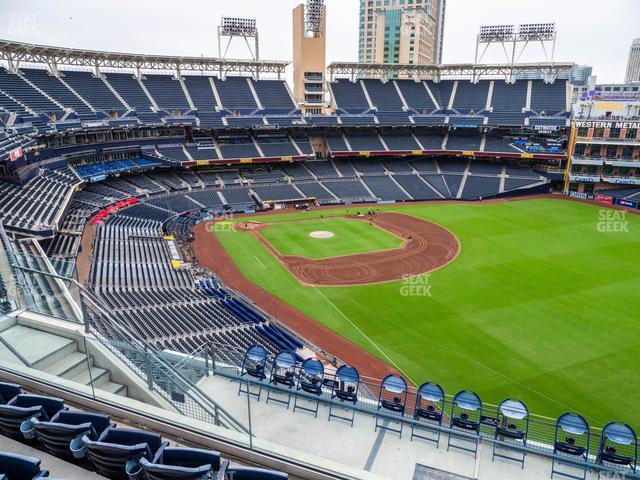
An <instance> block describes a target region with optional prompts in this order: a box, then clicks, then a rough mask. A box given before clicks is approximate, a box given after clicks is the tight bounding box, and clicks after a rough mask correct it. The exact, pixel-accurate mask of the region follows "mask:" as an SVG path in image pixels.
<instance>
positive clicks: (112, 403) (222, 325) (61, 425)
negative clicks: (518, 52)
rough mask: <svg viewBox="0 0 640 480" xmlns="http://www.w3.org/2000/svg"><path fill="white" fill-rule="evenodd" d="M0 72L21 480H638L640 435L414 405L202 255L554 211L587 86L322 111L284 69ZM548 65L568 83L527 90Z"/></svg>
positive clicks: (456, 404) (189, 61) (4, 261)
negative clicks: (219, 244)
mask: <svg viewBox="0 0 640 480" xmlns="http://www.w3.org/2000/svg"><path fill="white" fill-rule="evenodd" d="M0 53H1V54H2V56H1V57H0V58H1V59H2V60H3V66H2V67H0V175H1V177H2V179H1V180H0V242H1V243H2V248H1V249H0V280H1V281H0V380H3V383H0V431H1V432H2V436H0V450H3V452H2V453H0V476H1V475H2V474H6V475H7V476H8V478H9V479H11V480H13V479H14V478H38V476H42V475H43V473H42V470H50V473H51V475H52V476H60V477H62V476H64V477H65V478H70V479H75V478H91V477H93V476H94V475H93V473H92V474H90V473H88V472H89V471H92V472H95V473H96V474H97V475H95V476H96V477H97V476H103V477H104V476H106V477H109V478H114V479H120V478H132V479H139V478H149V479H158V480H160V479H164V478H167V479H168V478H177V476H179V477H180V478H200V477H202V476H205V475H206V476H208V477H209V478H220V479H223V478H230V479H236V480H237V479H245V478H246V479H257V480H260V479H267V480H268V479H280V478H287V476H289V478H308V479H316V478H317V479H325V478H326V479H329V478H353V479H356V478H362V479H368V478H371V479H375V478H398V479H400V478H403V479H404V478H406V479H409V478H415V479H419V478H433V475H436V474H446V475H449V476H450V477H451V478H456V477H455V475H458V476H462V478H464V477H473V478H483V479H484V478H486V479H501V478H504V479H513V478H522V479H533V478H541V477H546V476H548V475H549V474H551V473H552V472H554V473H558V472H560V471H563V472H565V473H566V469H568V470H569V471H572V472H574V474H575V475H577V476H578V477H577V478H596V477H597V475H599V474H600V473H603V474H604V473H607V474H608V473H610V472H617V473H620V472H622V473H623V474H625V475H630V476H629V477H628V478H635V477H633V476H634V475H635V471H636V470H635V469H636V466H637V440H636V438H635V433H634V432H633V430H632V429H631V427H629V426H628V425H626V424H622V423H620V422H612V423H611V424H609V425H607V427H605V429H604V431H601V430H596V429H591V428H590V427H589V424H588V422H587V421H586V420H585V419H584V418H583V417H582V416H580V415H578V414H572V413H571V414H565V415H563V416H561V417H559V418H557V419H548V418H544V417H539V416H536V415H534V414H533V413H530V412H529V411H528V410H527V409H526V406H525V405H524V404H523V403H521V402H519V401H516V400H513V399H511V400H505V402H503V403H501V404H500V405H498V406H496V405H488V404H484V403H482V402H481V401H480V398H479V397H478V396H477V395H476V394H475V393H473V392H470V391H462V392H459V393H458V394H457V395H455V396H453V397H452V396H449V395H445V394H444V391H443V390H442V388H441V387H439V385H436V384H432V383H425V384H423V385H420V386H418V385H412V384H411V383H410V382H407V380H405V379H404V378H403V377H402V376H400V375H399V372H398V371H397V370H396V369H395V368H393V366H390V365H388V364H386V363H384V362H383V361H382V360H380V359H377V358H376V357H374V356H372V355H370V354H366V352H363V351H362V350H358V347H356V346H355V345H353V344H351V343H350V342H349V341H348V340H346V339H344V338H342V337H340V338H338V335H337V334H334V336H333V337H332V338H333V341H330V342H326V343H325V342H324V341H322V340H321V336H320V335H318V336H315V337H313V338H311V339H310V338H309V337H307V336H306V335H305V332H301V331H297V329H296V328H295V325H291V324H287V323H285V322H283V321H281V319H280V318H278V316H277V315H271V314H269V313H268V312H266V311H264V310H262V309H261V308H259V306H258V305H256V303H254V299H252V298H248V297H246V296H245V295H243V294H242V293H240V292H238V291H236V290H234V289H233V288H231V286H230V285H227V284H226V283H225V282H223V281H221V279H220V278H218V277H216V276H215V275H214V274H213V273H212V271H211V270H209V269H207V268H206V266H205V265H199V264H198V263H197V258H198V257H197V256H196V253H197V252H194V249H193V247H192V240H193V239H194V227H196V225H198V227H197V228H202V225H204V224H205V223H204V222H207V221H209V220H212V219H215V220H216V223H214V224H213V225H214V228H228V227H229V226H230V224H231V221H232V220H233V215H236V214H247V213H252V212H256V211H266V210H270V209H280V208H309V207H311V208H317V207H321V206H325V205H343V204H345V205H355V204H364V203H368V204H373V205H379V204H383V203H384V204H387V203H389V204H390V203H409V202H417V201H460V202H462V201H464V202H472V201H477V200H486V199H502V198H511V197H517V196H524V195H534V194H547V193H549V192H550V191H552V190H553V189H555V188H557V187H558V186H559V182H561V181H562V179H563V170H564V168H565V167H566V163H567V153H566V139H567V132H568V127H569V125H570V106H569V91H570V87H569V82H568V81H567V80H566V79H565V78H566V73H567V72H566V69H567V65H564V64H557V65H544V66H540V65H521V66H518V65H511V66H506V67H504V68H498V69H495V70H493V71H486V69H485V70H483V69H482V68H478V69H476V68H475V67H474V68H472V69H471V70H470V69H469V67H468V66H464V65H462V66H455V65H454V66H436V67H434V68H435V69H437V72H436V73H437V75H435V76H437V77H438V78H439V81H434V80H432V79H431V77H430V78H428V79H427V78H425V79H423V80H422V79H418V80H406V79H396V80H389V81H381V80H377V79H372V78H358V79H355V81H352V80H350V79H345V78H336V79H335V80H334V81H331V82H329V84H328V88H329V92H330V96H331V105H330V107H329V108H328V113H327V114H324V115H317V114H314V115H306V114H304V113H303V112H302V111H301V110H300V109H299V107H298V105H297V104H296V103H295V102H294V100H293V98H292V95H291V93H290V88H289V86H288V85H287V83H286V82H285V81H283V80H281V79H279V78H281V76H282V74H283V73H284V71H285V68H286V66H287V62H278V61H274V62H269V61H259V62H251V61H234V62H229V63H226V62H225V61H223V60H220V59H208V58H201V57H196V58H189V57H180V58H177V57H153V59H149V58H147V57H145V56H143V55H134V54H132V55H123V54H112V53H110V52H90V51H84V50H76V49H67V48H64V49H63V48H56V47H46V46H41V45H29V44H22V43H18V42H7V41H0ZM87 58H91V65H92V67H91V71H89V70H82V68H80V69H79V68H77V67H78V66H79V65H86V61H87ZM51 65H55V66H56V67H55V68H53V69H51V68H50V66H51ZM141 65H144V69H141V68H140V67H141ZM167 65H171V69H174V68H175V72H172V73H167ZM570 66H571V65H569V66H568V67H570ZM532 68H534V69H535V68H540V69H541V72H543V73H544V74H545V75H546V78H547V80H548V81H544V80H517V81H509V82H507V81H505V80H507V79H508V80H512V79H513V78H515V77H516V74H517V73H518V72H519V71H523V72H524V71H526V72H530V71H531V69H532ZM220 72H224V75H222V74H221V73H220ZM483 72H484V73H485V74H486V75H485V76H486V78H485V77H483V78H480V79H479V78H478V75H483ZM505 72H506V74H505ZM269 77H273V78H269ZM465 78H466V79H465ZM390 216H392V215H387V217H385V216H384V215H381V216H380V217H379V218H380V222H382V223H384V220H385V218H389V217H390ZM392 223H393V222H392ZM387 226H388V227H389V230H393V225H387ZM396 226H397V225H396ZM427 230H428V229H426V230H425V232H424V235H425V236H429V235H431V233H432V232H430V231H427ZM401 233H403V234H404V232H401ZM422 240H424V239H423V238H416V241H415V242H411V241H409V242H407V250H411V248H413V245H414V244H416V245H418V246H419V247H420V246H421V247H424V242H421V241H422ZM429 241H430V242H431V243H432V244H433V241H434V240H433V237H429ZM454 244H455V242H450V243H447V245H446V248H445V246H443V259H441V260H442V261H443V262H445V263H446V262H447V261H449V260H451V257H452V256H453V254H454V250H455V251H456V252H457V249H454V248H453V247H452V246H453V245H454ZM213 261H215V259H213ZM436 266H438V265H436V264H435V263H434V264H430V265H427V266H426V267H425V268H427V270H428V269H430V268H435V267H436ZM317 329H318V331H321V330H323V329H324V327H321V326H319V325H318V327H317ZM327 332H328V331H327V330H326V329H325V330H323V333H327ZM339 342H342V343H339ZM345 346H348V347H349V348H347V349H345V351H347V350H348V349H351V351H352V352H354V355H353V357H351V358H349V357H346V358H345V357H343V356H342V355H337V354H336V352H335V351H334V348H337V347H345ZM366 355H368V356H366ZM357 358H360V359H362V358H365V359H366V360H369V361H365V362H361V361H360V362H358V361H357ZM352 359H353V361H352ZM370 376H376V377H378V378H370ZM382 377H384V378H382ZM284 405H286V408H284ZM292 410H293V411H292ZM298 410H303V411H302V412H298ZM96 412H97V413H96ZM327 419H328V420H330V421H326V420H327ZM347 436H349V440H344V439H345V438H346V437H347ZM407 437H409V438H407ZM337 439H338V440H339V441H336V440H337ZM346 442H349V444H351V445H354V447H353V449H352V451H348V452H347V450H346V449H345V448H344V446H345V444H346ZM445 443H446V445H447V447H446V449H445V448H444V444H445ZM170 444H171V445H172V446H170ZM634 447H635V453H634ZM194 448H195V449H196V450H194ZM449 450H451V451H449ZM19 455H27V457H29V458H22V457H19ZM505 457H507V458H506V459H505ZM508 460H515V462H508ZM229 461H230V462H229ZM525 463H526V465H525ZM2 469H5V470H7V471H6V472H3V471H2ZM437 472H439V473H437Z"/></svg>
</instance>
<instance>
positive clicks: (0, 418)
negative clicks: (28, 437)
mask: <svg viewBox="0 0 640 480" xmlns="http://www.w3.org/2000/svg"><path fill="white" fill-rule="evenodd" d="M32 417H38V418H42V417H46V413H45V411H44V410H43V409H42V407H40V406H33V407H16V406H14V405H0V432H2V434H3V435H6V436H8V437H13V438H17V439H19V440H22V439H23V437H22V434H21V433H20V425H21V424H22V422H24V421H25V420H29V419H30V418H32Z"/></svg>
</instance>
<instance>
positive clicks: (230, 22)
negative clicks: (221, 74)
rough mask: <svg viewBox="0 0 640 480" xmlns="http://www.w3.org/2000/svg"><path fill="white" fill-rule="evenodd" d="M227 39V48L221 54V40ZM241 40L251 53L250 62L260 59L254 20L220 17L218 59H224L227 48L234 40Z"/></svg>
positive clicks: (256, 28) (256, 27)
mask: <svg viewBox="0 0 640 480" xmlns="http://www.w3.org/2000/svg"><path fill="white" fill-rule="evenodd" d="M225 37H226V38H228V41H227V46H226V47H225V49H224V53H223V52H222V38H225ZM239 37H240V38H243V39H244V41H245V43H246V44H247V48H248V49H249V53H251V59H252V60H259V59H260V45H259V41H258V38H259V37H258V26H257V23H256V19H255V18H238V17H222V19H221V21H220V26H219V27H218V57H220V58H226V57H227V52H228V51H229V46H230V45H231V41H232V40H233V39H234V38H239ZM249 39H253V40H254V48H253V49H252V48H251V44H250V43H249Z"/></svg>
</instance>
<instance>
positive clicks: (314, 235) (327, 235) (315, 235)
mask: <svg viewBox="0 0 640 480" xmlns="http://www.w3.org/2000/svg"><path fill="white" fill-rule="evenodd" d="M309 236H310V237H311V238H331V237H335V236H336V234H335V233H333V232H327V231H326V230H318V231H315V232H311V233H310V234H309Z"/></svg>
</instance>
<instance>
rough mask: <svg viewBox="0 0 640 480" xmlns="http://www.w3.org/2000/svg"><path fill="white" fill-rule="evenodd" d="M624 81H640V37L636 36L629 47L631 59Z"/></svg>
mask: <svg viewBox="0 0 640 480" xmlns="http://www.w3.org/2000/svg"><path fill="white" fill-rule="evenodd" d="M624 82H625V83H631V82H640V38H636V39H635V40H634V41H633V43H632V44H631V48H630V49H629V61H628V62H627V74H626V75H625V77H624Z"/></svg>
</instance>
